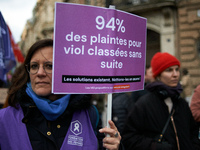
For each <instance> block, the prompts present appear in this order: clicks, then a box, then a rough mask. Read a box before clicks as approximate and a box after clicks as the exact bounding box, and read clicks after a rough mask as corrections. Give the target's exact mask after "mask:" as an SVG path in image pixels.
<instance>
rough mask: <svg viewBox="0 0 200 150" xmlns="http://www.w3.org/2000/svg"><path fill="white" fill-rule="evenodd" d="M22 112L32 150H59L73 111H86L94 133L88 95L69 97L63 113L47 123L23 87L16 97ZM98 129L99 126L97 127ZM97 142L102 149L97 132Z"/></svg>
mask: <svg viewBox="0 0 200 150" xmlns="http://www.w3.org/2000/svg"><path fill="white" fill-rule="evenodd" d="M16 98H18V99H19V100H20V105H21V107H22V109H23V112H24V118H23V120H22V121H23V123H25V124H26V127H27V131H28V135H29V139H30V142H31V145H32V148H33V150H59V149H60V147H61V145H62V143H63V140H64V138H65V135H66V133H67V131H68V128H69V126H70V123H71V119H72V116H73V113H74V111H76V110H80V109H88V110H89V115H90V119H91V118H93V119H91V120H95V121H91V122H92V126H93V128H94V130H95V131H96V132H98V130H97V127H96V125H95V124H96V120H97V115H96V110H95V109H94V107H92V105H91V101H90V95H71V98H70V101H69V104H68V107H67V109H66V110H65V112H64V113H63V114H62V115H61V116H60V117H59V118H58V119H57V120H55V121H47V120H46V119H45V117H44V116H43V115H42V114H41V112H40V111H39V109H38V108H37V107H36V106H35V103H34V102H33V100H32V99H31V98H30V97H29V96H28V95H27V94H26V92H25V87H24V88H23V89H21V90H20V91H19V92H18V94H17V97H16ZM99 127H100V126H99ZM97 136H98V140H99V144H100V147H102V146H101V145H102V142H101V141H102V139H103V137H104V136H103V135H102V134H100V133H99V132H98V135H97Z"/></svg>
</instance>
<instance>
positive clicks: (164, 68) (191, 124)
mask: <svg viewBox="0 0 200 150" xmlns="http://www.w3.org/2000/svg"><path fill="white" fill-rule="evenodd" d="M151 67H152V71H153V77H154V78H155V79H156V81H155V82H152V83H150V84H148V85H147V86H146V89H147V90H148V91H149V93H147V94H145V95H144V96H142V97H140V98H139V100H138V101H137V102H136V103H135V104H134V106H133V108H132V111H131V112H130V114H129V116H128V119H127V121H126V124H125V127H124V131H123V133H122V142H123V144H124V146H125V149H126V150H147V149H148V150H199V149H200V141H199V139H198V127H197V126H196V124H195V121H194V119H193V116H192V113H191V111H190V108H189V106H188V104H187V102H186V101H185V100H184V99H183V98H181V97H180V93H181V92H182V88H181V85H180V83H179V78H180V71H179V69H180V62H179V60H178V59H177V58H176V57H174V56H172V55H171V54H169V53H161V52H158V53H156V54H155V55H154V56H153V58H152V60H151Z"/></svg>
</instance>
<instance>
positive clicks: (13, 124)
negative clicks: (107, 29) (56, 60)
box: [0, 39, 123, 150]
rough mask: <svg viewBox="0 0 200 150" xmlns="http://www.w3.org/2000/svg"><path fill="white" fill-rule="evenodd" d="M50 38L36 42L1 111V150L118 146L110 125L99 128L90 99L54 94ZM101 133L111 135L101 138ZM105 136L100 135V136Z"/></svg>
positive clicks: (114, 131)
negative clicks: (6, 105)
mask: <svg viewBox="0 0 200 150" xmlns="http://www.w3.org/2000/svg"><path fill="white" fill-rule="evenodd" d="M52 61H53V40H51V39H45V40H40V41H38V42H36V43H34V44H33V45H32V46H31V47H30V49H29V51H28V54H27V56H26V59H25V61H24V63H23V66H24V67H23V69H22V71H21V72H20V73H19V75H18V77H17V78H16V79H15V80H14V82H13V83H12V85H11V88H10V90H9V93H8V103H9V106H8V107H6V108H4V109H2V110H0V149H1V150H8V149H9V150H31V149H33V150H55V149H57V150H58V149H60V150H66V149H67V150H68V149H73V150H75V149H76V150H79V149H80V150H93V149H94V150H97V149H100V148H101V147H102V145H101V144H98V143H102V141H101V140H103V147H104V148H106V149H113V150H114V149H116V150H117V149H123V148H121V144H120V140H121V136H120V134H119V132H118V130H117V128H116V127H115V125H114V123H113V122H112V121H109V125H110V128H102V129H100V130H99V131H98V130H97V128H98V127H97V126H98V122H99V120H98V111H97V109H96V108H95V107H94V106H93V105H91V97H90V95H75V94H67V95H61V94H60V95H58V94H53V93H51V88H52V65H53V64H52ZM102 133H104V134H108V135H110V136H107V137H105V138H104V139H103V138H101V136H102ZM104 134H103V135H104Z"/></svg>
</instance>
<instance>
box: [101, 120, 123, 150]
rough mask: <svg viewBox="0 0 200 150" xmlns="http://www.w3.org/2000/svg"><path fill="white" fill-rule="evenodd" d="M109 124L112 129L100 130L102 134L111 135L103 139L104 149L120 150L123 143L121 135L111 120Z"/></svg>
mask: <svg viewBox="0 0 200 150" xmlns="http://www.w3.org/2000/svg"><path fill="white" fill-rule="evenodd" d="M108 123H109V125H110V128H107V127H105V128H102V129H100V130H99V132H100V133H104V134H105V135H110V136H106V137H105V138H104V139H103V147H105V148H106V149H109V150H118V149H119V145H120V141H121V135H120V133H119V131H118V130H117V127H116V126H115V124H114V123H113V122H112V121H111V120H109V121H108Z"/></svg>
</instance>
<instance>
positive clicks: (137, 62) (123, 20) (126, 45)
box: [52, 3, 147, 94]
mask: <svg viewBox="0 0 200 150" xmlns="http://www.w3.org/2000/svg"><path fill="white" fill-rule="evenodd" d="M55 8H56V9H55V26H54V27H55V28H54V67H53V86H52V91H53V93H60V94H61V93H63V94H64V93H88V94H95V93H96V94H98V93H119V92H129V91H135V90H141V89H143V88H144V73H145V72H144V70H145V60H146V21H147V20H146V19H145V18H142V17H139V16H136V15H133V14H130V13H127V12H123V11H119V10H116V9H108V8H102V7H95V6H87V5H80V4H69V3H56V7H55Z"/></svg>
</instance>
